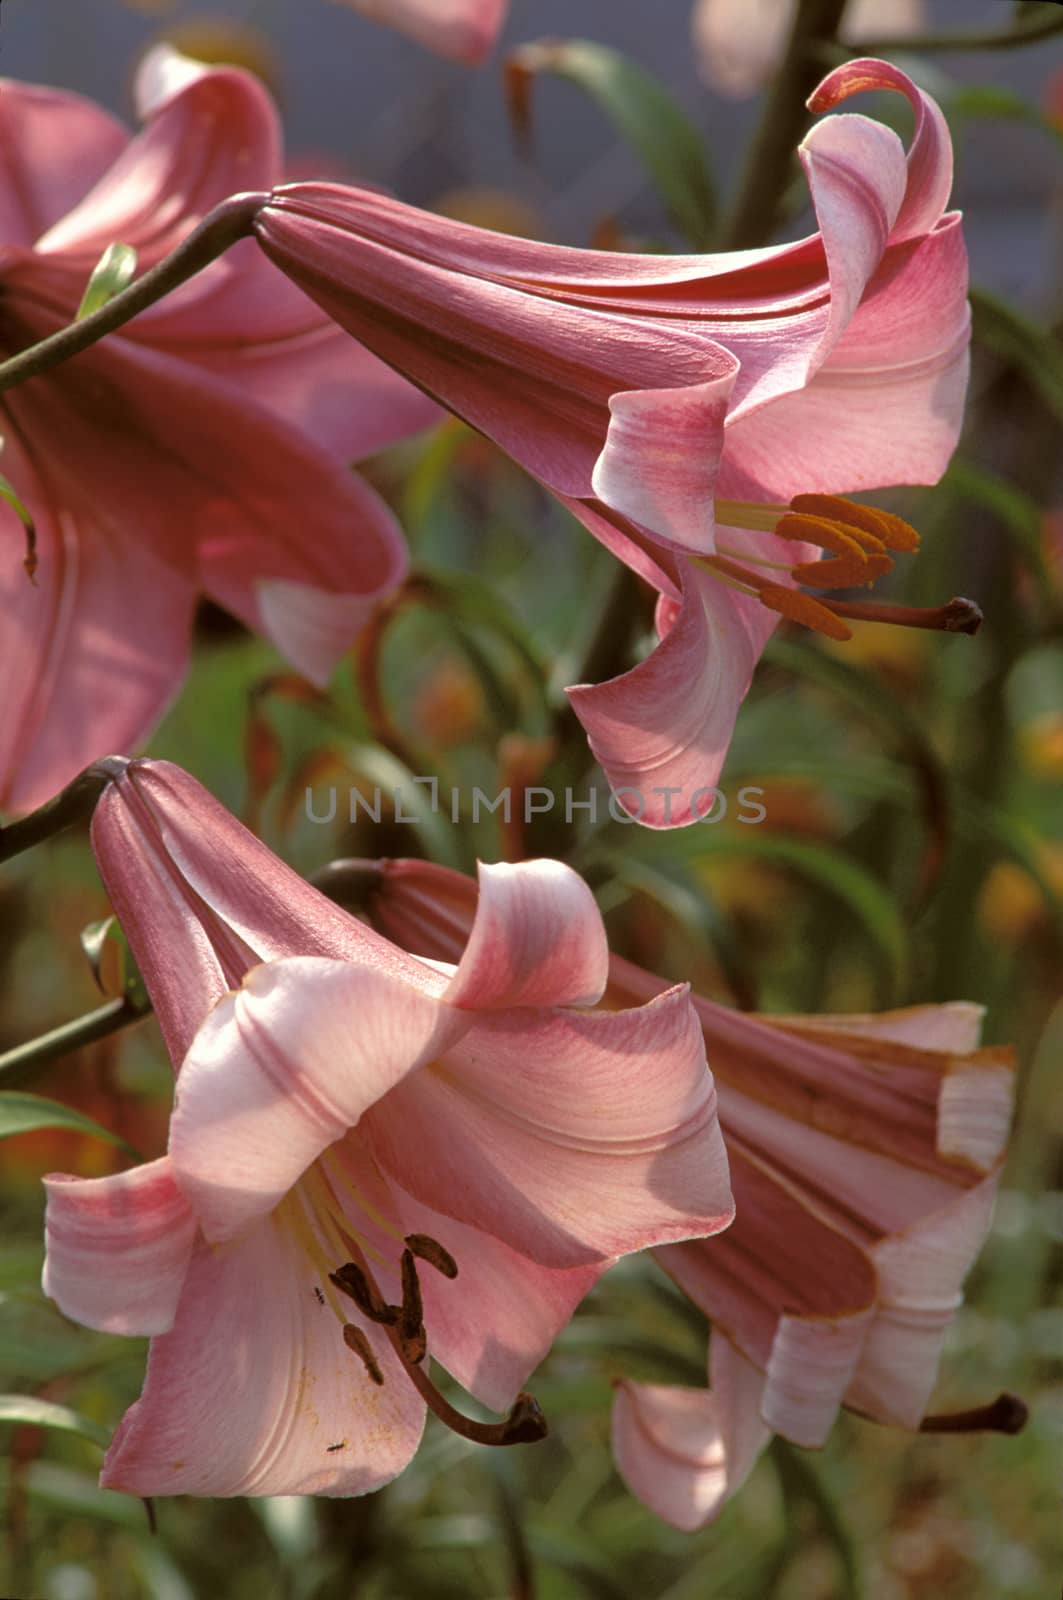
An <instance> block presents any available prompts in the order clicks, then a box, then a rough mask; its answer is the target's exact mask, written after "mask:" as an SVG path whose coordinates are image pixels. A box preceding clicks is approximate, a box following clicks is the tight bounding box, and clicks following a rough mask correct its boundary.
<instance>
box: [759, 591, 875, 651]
mask: <svg viewBox="0 0 1063 1600" xmlns="http://www.w3.org/2000/svg"><path fill="white" fill-rule="evenodd" d="M757 599H758V600H760V601H761V603H762V604H763V605H766V606H767V608H768V610H769V611H777V612H778V613H779V615H780V616H781V617H786V618H787V619H788V620H789V621H790V622H800V623H802V624H803V625H804V626H805V627H806V628H813V629H814V630H815V631H816V633H824V634H826V636H827V638H828V639H837V640H838V642H839V644H844V643H845V641H846V639H851V638H852V636H853V634H852V629H851V628H847V627H846V625H845V623H844V622H842V620H841V618H840V617H837V616H835V614H834V612H833V611H831V610H830V609H829V608H828V607H827V606H825V605H824V604H823V602H822V600H815V599H813V597H812V596H811V595H810V594H804V593H803V592H802V591H801V590H800V589H787V588H786V587H785V586H784V585H783V584H781V583H767V584H764V586H763V587H762V588H760V589H758V590H757Z"/></svg>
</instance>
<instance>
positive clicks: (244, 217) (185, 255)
mask: <svg viewBox="0 0 1063 1600" xmlns="http://www.w3.org/2000/svg"><path fill="white" fill-rule="evenodd" d="M268 199H269V196H268V194H266V193H265V192H262V193H252V194H237V195H232V196H231V197H230V198H229V199H228V200H223V201H222V203H221V204H220V205H218V206H215V207H214V209H213V211H210V212H208V214H207V215H206V216H205V217H204V218H203V221H202V222H201V223H200V224H199V226H198V227H197V228H194V229H193V230H192V232H191V233H190V234H189V235H188V237H187V239H183V240H182V242H181V243H180V244H179V245H178V246H177V248H176V250H172V251H171V252H170V254H169V255H168V256H166V257H164V259H163V260H162V261H160V262H158V263H157V264H156V265H155V266H154V267H151V268H149V270H148V271H147V272H145V273H144V275H143V277H141V278H137V280H136V281H135V282H134V283H131V284H130V285H129V288H128V289H123V290H122V292H121V294H116V295H115V296H114V298H113V299H112V300H108V302H107V304H106V305H103V306H101V307H100V309H99V310H98V311H94V312H92V314H91V315H90V316H87V317H82V318H81V320H80V321H75V322H72V323H71V324H70V325H69V326H68V327H66V328H60V330H59V332H58V333H53V334H52V335H51V336H50V337H49V338H47V339H42V340H41V341H40V342H39V343H38V344H34V345H31V346H30V347H29V349H28V350H20V351H19V353H18V355H14V356H12V357H11V358H10V360H8V361H4V362H0V393H2V392H3V391H4V390H5V389H13V388H14V387H15V385H16V384H19V383H25V382H26V380H27V379H28V378H36V377H38V376H39V375H40V374H41V373H42V372H48V371H49V370H50V369H51V368H52V367H57V366H59V365H60V364H61V363H62V362H64V361H69V360H70V358H71V356H77V355H80V354H81V352H82V351H83V350H88V349H89V348H90V346H92V345H94V344H96V343H97V341H98V340H100V339H102V338H104V337H105V336H106V335H107V334H109V333H114V332H115V330H116V329H118V328H121V327H123V326H124V325H125V323H127V322H131V321H132V319H133V318H134V317H136V316H139V315H140V313H141V312H142V311H146V310H147V308H148V306H152V305H154V304H155V303H156V301H158V300H162V299H164V298H165V296H166V295H168V294H172V293H173V291H174V290H175V289H178V288H180V286H181V284H183V283H187V282H188V279H189V278H194V277H195V276H196V274H197V273H199V272H202V271H203V268H204V267H208V266H209V265H210V263H211V262H212V261H216V260H217V259H218V257H219V256H223V255H224V254H225V252H226V251H227V250H229V249H231V248H232V246H233V245H234V244H236V243H237V242H238V241H239V240H240V239H246V238H248V237H249V236H250V234H251V230H252V226H253V224H254V220H255V218H256V217H257V215H258V213H259V212H260V211H261V209H262V207H263V206H264V205H265V204H266V202H267V201H268Z"/></svg>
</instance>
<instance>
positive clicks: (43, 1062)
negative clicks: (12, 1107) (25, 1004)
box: [0, 995, 148, 1089]
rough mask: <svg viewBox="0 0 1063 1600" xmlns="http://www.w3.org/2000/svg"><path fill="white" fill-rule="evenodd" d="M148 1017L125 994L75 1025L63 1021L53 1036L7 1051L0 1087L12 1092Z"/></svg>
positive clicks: (2, 1058) (45, 1035)
mask: <svg viewBox="0 0 1063 1600" xmlns="http://www.w3.org/2000/svg"><path fill="white" fill-rule="evenodd" d="M147 1014H148V1012H147V1010H146V1009H145V1008H144V1007H142V1006H139V1005H137V1004H136V1003H135V1002H134V1001H132V1000H130V998H129V997H128V995H122V996H120V997H119V998H118V999H117V1000H108V1002H107V1004H106V1005H103V1006H99V1007H98V1008H97V1009H96V1010H95V1011H90V1012H89V1013H88V1014H87V1015H86V1016H84V1017H76V1018H75V1019H74V1021H73V1022H64V1023H62V1024H61V1025H60V1026H59V1027H58V1028H53V1029H52V1030H51V1032H50V1033H42V1034H41V1035H40V1036H39V1037H38V1038H36V1039H30V1040H29V1041H28V1042H27V1043H26V1044H19V1045H16V1046H15V1048H14V1049H13V1050H6V1051H5V1052H4V1054H3V1055H0V1087H2V1088H4V1089H13V1088H14V1087H15V1086H16V1085H17V1084H20V1083H24V1082H25V1081H26V1079H27V1078H30V1077H32V1076H33V1074H34V1073H35V1072H36V1071H37V1069H38V1068H39V1067H46V1066H47V1065H48V1064H49V1063H50V1062H52V1061H58V1060H60V1058H61V1057H63V1056H67V1055H70V1054H71V1053H72V1052H73V1051H74V1050H82V1049H84V1047H85V1046H86V1045H89V1044H95V1043H96V1042H97V1041H98V1040H100V1039H106V1038H108V1037H109V1035H110V1034H112V1033H117V1032H118V1031H119V1029H121V1028H128V1027H129V1025H130V1023H132V1022H139V1021H140V1019H141V1017H146V1016H147Z"/></svg>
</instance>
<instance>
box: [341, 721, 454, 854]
mask: <svg viewBox="0 0 1063 1600" xmlns="http://www.w3.org/2000/svg"><path fill="white" fill-rule="evenodd" d="M342 753H343V759H344V761H345V762H346V764H347V766H348V767H349V768H350V770H351V771H352V772H353V773H355V774H357V775H358V776H359V777H362V778H365V779H367V780H368V782H369V783H370V784H372V785H373V787H374V790H378V791H379V797H380V807H381V816H383V808H384V806H385V805H387V804H390V803H392V802H394V804H395V808H396V820H398V821H401V822H403V823H407V824H409V826H410V827H411V828H412V829H413V830H414V832H415V833H416V834H417V835H418V836H419V837H420V839H421V842H422V844H423V845H424V847H425V849H426V851H427V852H428V854H429V856H430V857H431V859H432V860H433V861H438V862H440V863H442V865H443V866H447V867H456V868H457V869H458V870H459V871H460V870H461V868H462V865H463V862H462V851H461V838H460V835H459V833H458V830H457V829H456V828H455V827H454V826H453V824H452V823H451V822H450V820H449V818H448V817H447V816H446V814H445V813H444V812H443V810H442V809H441V804H442V802H441V800H440V803H439V804H437V806H436V808H435V809H433V806H432V798H433V795H432V791H431V788H430V786H429V784H428V783H426V781H425V778H426V777H427V776H428V775H427V774H420V773H418V774H414V773H412V772H411V771H410V769H409V767H407V766H405V765H404V763H403V762H401V761H400V760H399V759H398V757H397V756H393V755H392V754H391V752H390V751H389V750H383V749H381V748H380V746H379V745H369V744H352V745H347V746H346V747H345V748H344V750H343V752H342ZM374 802H375V796H374Z"/></svg>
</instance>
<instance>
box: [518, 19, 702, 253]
mask: <svg viewBox="0 0 1063 1600" xmlns="http://www.w3.org/2000/svg"><path fill="white" fill-rule="evenodd" d="M540 72H553V73H556V74H557V75H558V76H559V77H562V78H568V79H569V80H570V82H572V83H575V84H577V85H578V86H579V88H581V89H583V90H584V91H585V92H586V93H587V94H589V95H590V96H591V98H592V99H593V100H594V101H595V102H596V103H597V104H598V105H599V106H600V107H601V109H602V111H603V112H604V113H605V115H606V116H607V117H608V118H609V120H610V121H611V122H612V124H613V125H614V127H615V128H617V130H618V131H619V132H620V133H621V134H622V135H623V136H624V138H625V139H627V141H628V142H629V143H630V144H631V145H632V146H633V148H634V149H635V151H636V152H637V154H638V155H639V157H640V159H641V160H642V162H643V164H644V165H645V167H646V168H647V170H648V172H649V174H650V176H651V178H652V179H653V181H654V184H655V185H656V187H657V189H658V190H659V192H660V193H661V195H662V196H663V198H664V200H665V202H666V204H667V206H668V210H669V212H670V213H671V216H672V219H673V221H674V222H675V223H676V225H677V226H678V227H679V228H681V229H682V231H683V233H684V234H685V235H686V237H687V238H688V239H689V240H690V242H691V244H692V245H694V246H695V247H696V248H698V249H706V248H708V246H709V245H710V244H711V243H712V239H713V234H714V230H715V226H716V195H715V189H714V185H713V180H712V175H711V173H710V171H709V166H708V162H707V160H706V157H705V151H704V148H703V146H702V141H701V138H700V136H699V134H698V131H697V129H696V128H695V127H694V125H693V123H692V122H691V121H690V119H689V118H688V117H687V115H686V113H685V112H684V111H683V110H682V109H681V108H680V107H679V106H678V105H677V104H676V102H675V100H674V99H673V98H672V96H671V95H670V94H669V93H668V92H667V90H665V89H664V88H663V87H662V86H661V85H660V84H659V83H658V82H657V80H656V79H655V78H653V77H651V76H650V74H649V73H648V72H646V71H645V70H644V69H643V68H642V67H640V66H636V65H635V63H634V62H632V61H628V60H627V59H626V57H624V56H622V55H621V54H620V52H619V51H617V50H610V49H609V48H608V47H607V46H606V45H602V44H597V43H595V42H594V41H593V40H590V39H538V40H535V41H534V42H532V43H530V44H525V45H521V46H520V48H519V49H517V50H514V52H513V54H512V55H511V56H510V57H509V59H508V60H507V62H506V67H505V81H506V93H507V97H508V101H509V114H510V118H511V119H512V122H513V124H514V127H515V128H516V129H517V131H518V133H522V134H524V135H526V136H527V135H528V134H529V133H530V130H531V123H532V110H531V96H532V84H533V82H534V79H535V75H536V74H537V73H540Z"/></svg>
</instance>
